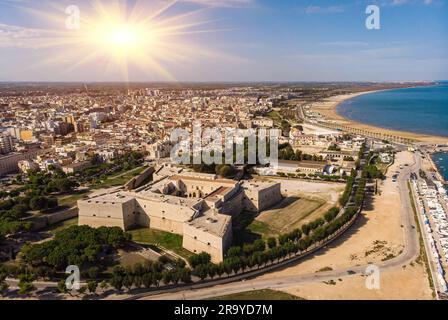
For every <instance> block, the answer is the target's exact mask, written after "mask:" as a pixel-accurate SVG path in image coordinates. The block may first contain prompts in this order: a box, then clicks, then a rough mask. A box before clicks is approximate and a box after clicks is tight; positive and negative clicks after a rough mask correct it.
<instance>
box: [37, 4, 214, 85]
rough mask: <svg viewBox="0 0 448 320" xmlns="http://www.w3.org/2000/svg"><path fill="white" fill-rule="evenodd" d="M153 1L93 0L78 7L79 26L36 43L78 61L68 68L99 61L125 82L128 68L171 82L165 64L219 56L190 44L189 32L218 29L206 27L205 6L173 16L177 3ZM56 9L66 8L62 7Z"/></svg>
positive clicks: (58, 19)
mask: <svg viewBox="0 0 448 320" xmlns="http://www.w3.org/2000/svg"><path fill="white" fill-rule="evenodd" d="M153 3H154V2H149V1H147V0H145V1H143V0H140V1H136V2H135V5H134V6H133V7H132V8H128V7H127V1H123V0H108V1H101V0H91V2H90V9H89V10H83V11H81V12H82V14H81V21H80V22H81V23H80V26H81V27H80V28H79V29H78V30H64V31H55V32H54V34H51V32H49V31H48V30H46V34H47V35H48V37H47V38H46V39H44V40H42V41H41V42H40V45H41V46H44V47H59V48H61V51H60V52H61V55H63V59H64V60H66V61H76V63H74V64H72V65H71V66H70V67H68V68H67V72H70V71H71V70H73V69H76V68H78V67H80V66H81V65H86V64H92V65H95V66H96V67H97V66H98V65H102V66H104V68H105V69H106V70H107V71H112V70H119V71H120V72H121V74H122V78H123V80H125V81H128V80H129V70H130V69H131V67H132V66H134V67H135V69H138V70H140V71H143V72H144V73H146V74H148V75H151V76H152V75H157V76H162V77H163V78H165V79H166V80H170V81H175V80H176V79H175V77H174V76H173V75H172V74H170V72H169V71H168V68H167V67H166V66H167V65H172V64H176V65H178V64H180V63H183V62H187V63H188V62H190V61H191V60H192V59H194V58H195V57H198V56H201V57H204V56H221V53H220V52H219V53H214V52H213V51H211V50H210V48H207V47H202V46H198V45H194V44H193V43H190V42H188V39H187V38H188V35H191V34H198V33H210V32H216V31H218V30H215V29H213V28H212V27H210V24H211V23H212V22H213V21H210V20H206V18H205V16H204V12H205V9H198V10H193V11H188V12H182V13H177V14H175V15H172V14H170V13H169V12H170V9H171V8H172V7H174V6H175V5H176V4H177V3H178V1H176V0H173V1H169V2H166V1H165V2H158V3H164V4H163V5H161V6H159V7H157V6H151V5H152V4H153ZM59 9H60V11H62V12H64V9H65V8H62V7H61V8H59ZM35 13H36V12H35ZM36 14H38V12H37V13H36ZM40 15H41V16H42V17H43V18H44V19H46V20H54V21H57V22H58V25H59V26H60V25H61V23H60V17H50V16H49V15H48V14H47V13H44V12H40ZM63 17H64V18H65V16H63ZM204 25H207V28H204ZM59 29H60V28H59ZM55 30H58V29H56V28H55ZM219 31H220V30H219ZM50 34H51V36H50ZM54 60H61V58H59V59H55V57H54V56H52V57H48V62H51V61H54Z"/></svg>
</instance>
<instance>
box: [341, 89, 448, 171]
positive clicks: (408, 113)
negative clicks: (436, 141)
mask: <svg viewBox="0 0 448 320" xmlns="http://www.w3.org/2000/svg"><path fill="white" fill-rule="evenodd" d="M337 111H338V113H339V114H341V115H342V116H344V117H346V118H349V119H351V120H354V121H358V122H362V123H366V124H370V125H374V126H377V127H382V128H387V129H394V130H402V131H410V132H416V133H423V134H429V135H437V136H445V137H448V85H447V84H444V85H443V86H437V87H418V88H408V89H398V90H388V91H380V92H375V93H371V94H366V95H362V96H359V97H356V98H353V99H350V100H347V101H345V102H343V103H341V104H340V105H339V106H338V108H337ZM447 141H448V140H447ZM447 168H448V167H447Z"/></svg>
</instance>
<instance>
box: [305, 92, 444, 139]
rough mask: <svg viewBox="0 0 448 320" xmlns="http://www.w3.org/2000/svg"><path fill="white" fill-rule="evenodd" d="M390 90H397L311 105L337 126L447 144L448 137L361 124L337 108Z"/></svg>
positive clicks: (340, 96)
mask: <svg viewBox="0 0 448 320" xmlns="http://www.w3.org/2000/svg"><path fill="white" fill-rule="evenodd" d="M389 90H396V89H383V90H372V91H362V92H357V93H351V94H346V95H339V96H333V97H331V98H328V99H326V100H324V101H320V102H315V103H313V104H311V108H312V110H313V111H315V112H318V113H319V114H321V115H322V116H323V117H324V118H325V119H326V120H329V121H331V122H333V123H335V124H338V125H344V126H347V127H351V128H353V129H357V130H362V131H370V132H375V133H378V134H380V135H384V136H396V137H401V138H403V139H409V140H415V141H416V142H420V143H429V144H439V143H443V144H445V143H447V142H448V137H442V136H434V135H427V134H423V133H415V132H409V131H401V130H393V129H387V128H382V127H377V126H374V125H370V124H365V123H361V122H358V121H354V120H351V119H348V118H346V117H344V116H343V115H341V114H340V113H339V112H338V111H337V108H338V107H339V105H341V104H342V103H343V102H345V101H347V100H350V99H353V98H356V97H359V96H362V95H366V94H370V93H375V92H381V91H389Z"/></svg>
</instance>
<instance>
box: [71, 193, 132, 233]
mask: <svg viewBox="0 0 448 320" xmlns="http://www.w3.org/2000/svg"><path fill="white" fill-rule="evenodd" d="M78 208H79V225H89V226H91V227H94V228H98V227H102V226H106V227H120V228H122V229H123V230H129V229H130V228H131V227H133V226H134V225H136V220H137V219H136V215H137V213H136V207H135V200H133V199H132V200H129V201H126V202H122V203H120V202H116V203H114V202H101V201H95V200H94V199H92V200H89V201H79V202H78Z"/></svg>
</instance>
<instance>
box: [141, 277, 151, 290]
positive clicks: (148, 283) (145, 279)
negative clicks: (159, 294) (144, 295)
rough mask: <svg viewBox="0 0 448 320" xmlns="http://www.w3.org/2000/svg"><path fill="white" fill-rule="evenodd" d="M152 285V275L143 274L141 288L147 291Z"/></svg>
mask: <svg viewBox="0 0 448 320" xmlns="http://www.w3.org/2000/svg"><path fill="white" fill-rule="evenodd" d="M152 283H153V281H152V274H151V273H145V274H144V275H143V276H142V284H143V286H144V287H145V288H146V289H149V288H151V286H152Z"/></svg>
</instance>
